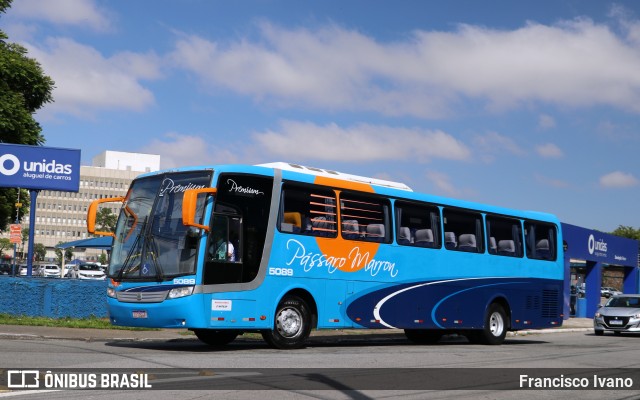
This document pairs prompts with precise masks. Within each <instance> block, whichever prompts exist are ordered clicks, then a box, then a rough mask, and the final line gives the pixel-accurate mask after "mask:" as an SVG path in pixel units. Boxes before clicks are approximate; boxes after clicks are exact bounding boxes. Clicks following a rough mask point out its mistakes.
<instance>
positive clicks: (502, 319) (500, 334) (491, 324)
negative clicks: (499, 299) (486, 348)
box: [472, 303, 508, 345]
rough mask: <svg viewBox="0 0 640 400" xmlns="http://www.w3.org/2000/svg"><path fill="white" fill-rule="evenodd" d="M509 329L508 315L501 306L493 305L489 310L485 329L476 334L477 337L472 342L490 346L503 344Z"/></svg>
mask: <svg viewBox="0 0 640 400" xmlns="http://www.w3.org/2000/svg"><path fill="white" fill-rule="evenodd" d="M507 329H508V325H507V314H506V313H505V311H504V309H503V308H502V306H501V305H500V304H497V303H493V304H491V305H490V306H489V309H488V310H487V315H486V316H485V319H484V328H482V330H480V331H477V332H474V334H475V335H474V336H475V337H473V338H472V342H474V343H476V342H478V343H482V344H489V345H496V344H502V342H504V338H505V336H507Z"/></svg>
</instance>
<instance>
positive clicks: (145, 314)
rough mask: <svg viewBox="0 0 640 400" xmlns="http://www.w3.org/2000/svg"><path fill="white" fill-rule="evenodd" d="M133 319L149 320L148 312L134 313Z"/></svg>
mask: <svg viewBox="0 0 640 400" xmlns="http://www.w3.org/2000/svg"><path fill="white" fill-rule="evenodd" d="M133 318H147V311H146V310H139V311H133Z"/></svg>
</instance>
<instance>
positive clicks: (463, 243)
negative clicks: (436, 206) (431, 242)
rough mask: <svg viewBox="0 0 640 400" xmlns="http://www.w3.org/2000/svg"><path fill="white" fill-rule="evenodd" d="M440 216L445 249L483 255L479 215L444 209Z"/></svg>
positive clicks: (482, 233)
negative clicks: (442, 224)
mask: <svg viewBox="0 0 640 400" xmlns="http://www.w3.org/2000/svg"><path fill="white" fill-rule="evenodd" d="M442 215H443V219H444V231H445V247H446V248H447V249H449V250H455V251H464V252H471V253H484V229H483V222H482V215H481V214H480V213H477V212H471V211H466V210H457V209H451V208H444V209H443V211H442Z"/></svg>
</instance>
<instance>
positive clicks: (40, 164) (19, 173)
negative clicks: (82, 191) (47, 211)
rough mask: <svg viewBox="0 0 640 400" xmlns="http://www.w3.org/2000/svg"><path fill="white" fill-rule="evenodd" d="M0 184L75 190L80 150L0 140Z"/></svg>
mask: <svg viewBox="0 0 640 400" xmlns="http://www.w3.org/2000/svg"><path fill="white" fill-rule="evenodd" d="M0 187H16V188H17V187H19V188H25V189H38V190H59V191H64V192H77V191H78V190H79V188H80V150H76V149H60V148H55V147H42V146H24V145H19V144H7V143H0Z"/></svg>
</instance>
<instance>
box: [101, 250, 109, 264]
mask: <svg viewBox="0 0 640 400" xmlns="http://www.w3.org/2000/svg"><path fill="white" fill-rule="evenodd" d="M98 262H99V263H100V264H102V265H106V264H107V263H108V262H109V258H108V257H107V255H106V254H104V252H102V254H100V256H99V257H98Z"/></svg>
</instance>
